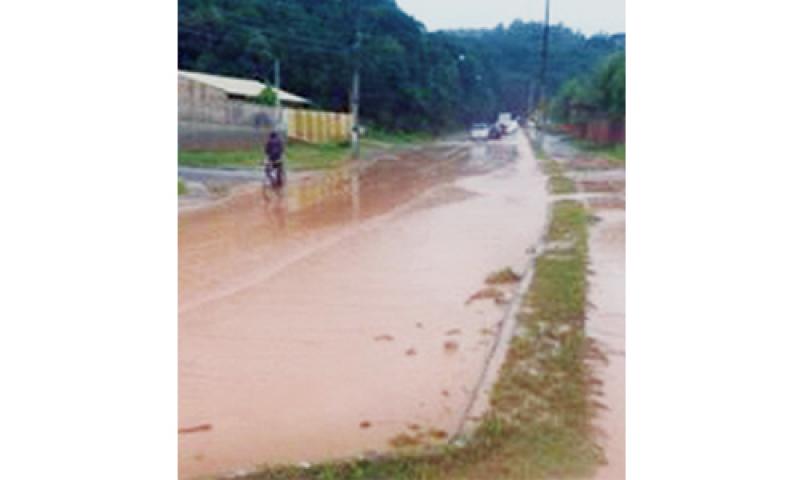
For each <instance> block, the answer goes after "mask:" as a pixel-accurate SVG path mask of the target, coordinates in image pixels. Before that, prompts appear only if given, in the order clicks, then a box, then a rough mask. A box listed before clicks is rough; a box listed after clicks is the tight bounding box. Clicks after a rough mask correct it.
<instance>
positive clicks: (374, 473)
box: [246, 200, 602, 480]
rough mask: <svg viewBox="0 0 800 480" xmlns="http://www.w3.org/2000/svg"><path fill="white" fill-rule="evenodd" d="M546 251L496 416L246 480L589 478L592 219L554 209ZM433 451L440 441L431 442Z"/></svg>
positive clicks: (570, 209) (498, 390) (592, 454)
mask: <svg viewBox="0 0 800 480" xmlns="http://www.w3.org/2000/svg"><path fill="white" fill-rule="evenodd" d="M546 240H547V242H548V244H549V247H548V248H546V249H545V250H544V252H543V253H541V254H540V255H539V256H538V257H537V259H536V273H535V276H534V279H533V282H532V283H531V286H530V289H529V290H528V291H527V292H525V294H524V299H523V308H522V309H521V310H520V312H521V313H520V314H519V316H518V319H517V320H518V325H519V329H518V332H517V333H516V335H515V337H514V338H513V340H512V343H511V345H510V347H509V350H508V354H507V356H506V358H505V361H504V364H503V366H502V368H501V371H500V375H499V379H498V381H497V383H496V384H495V385H494V387H493V391H492V396H491V409H490V412H489V413H487V414H486V415H485V416H484V417H483V419H482V423H481V425H480V427H479V428H478V429H477V431H476V432H475V433H474V434H473V435H472V436H471V437H469V438H467V439H463V443H461V444H460V446H457V445H450V444H448V445H441V444H439V446H433V447H430V446H428V447H425V446H424V442H423V445H422V446H421V445H419V442H413V445H412V446H410V447H408V448H402V449H398V450H396V454H394V455H390V456H387V457H384V458H381V459H377V460H352V461H344V462H337V463H327V464H320V465H315V466H310V467H308V468H303V467H294V466H288V467H273V468H269V469H266V470H264V471H261V472H259V473H255V474H252V475H250V476H248V477H246V478H248V479H250V480H298V479H302V480H323V479H325V480H357V479H400V480H403V479H429V480H433V479H475V480H485V479H490V478H491V479H525V480H532V479H545V478H552V477H558V478H563V477H577V476H581V475H586V474H588V473H590V472H591V470H592V469H593V468H594V467H595V466H596V465H597V464H598V462H599V461H600V460H601V459H602V453H601V450H600V449H599V447H598V446H597V445H596V444H595V443H594V441H593V437H592V433H591V432H592V427H591V420H592V418H593V415H594V413H595V409H596V408H597V404H596V403H595V402H594V401H593V400H592V398H593V390H592V389H593V385H594V384H595V383H596V382H595V381H594V379H593V377H592V372H591V370H590V368H589V367H588V364H587V361H586V360H587V359H588V358H590V357H592V356H596V355H600V353H599V351H598V350H597V349H596V348H595V347H594V346H593V344H592V343H591V341H590V340H589V339H588V338H587V337H586V335H585V333H584V318H585V309H586V296H587V285H588V284H587V278H586V275H587V261H588V215H587V212H586V211H585V209H584V207H583V206H582V205H581V204H580V203H578V202H575V201H570V200H562V201H559V202H556V203H555V204H554V206H553V211H552V221H551V223H550V226H549V228H548V231H547V235H546ZM434 443H435V442H434Z"/></svg>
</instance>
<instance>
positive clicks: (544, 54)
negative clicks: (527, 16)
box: [533, 0, 550, 112]
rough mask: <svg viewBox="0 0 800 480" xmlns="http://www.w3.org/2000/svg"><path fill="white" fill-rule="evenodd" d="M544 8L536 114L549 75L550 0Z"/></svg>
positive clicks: (535, 103)
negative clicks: (546, 76)
mask: <svg viewBox="0 0 800 480" xmlns="http://www.w3.org/2000/svg"><path fill="white" fill-rule="evenodd" d="M545 2H546V3H545V7H544V37H543V38H542V58H541V62H540V66H539V80H538V82H537V84H536V94H535V95H534V97H533V101H534V104H533V108H534V112H535V111H536V109H537V108H539V104H540V103H541V101H542V98H544V80H545V75H546V74H547V41H548V36H549V34H550V0H545Z"/></svg>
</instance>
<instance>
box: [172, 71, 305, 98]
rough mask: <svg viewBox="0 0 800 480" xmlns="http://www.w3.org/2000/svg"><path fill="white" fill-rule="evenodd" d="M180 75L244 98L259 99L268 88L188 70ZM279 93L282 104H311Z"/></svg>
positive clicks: (287, 93) (231, 78) (278, 91)
mask: <svg viewBox="0 0 800 480" xmlns="http://www.w3.org/2000/svg"><path fill="white" fill-rule="evenodd" d="M178 75H182V76H184V77H186V78H188V79H191V80H194V81H196V82H200V83H205V84H206V85H211V86H212V87H216V88H219V89H220V90H222V91H224V92H225V93H227V94H229V95H241V96H243V97H257V96H259V95H260V94H261V92H262V91H263V90H264V88H266V85H265V84H263V83H261V82H259V81H256V80H248V79H246V78H236V77H224V76H222V75H212V74H210V73H200V72H189V71H187V70H178ZM273 90H275V91H276V92H277V93H278V98H279V99H280V101H281V102H285V103H305V104H308V103H311V101H310V100H308V99H306V98H303V97H300V96H298V95H295V94H293V93H289V92H287V91H285V90H281V89H278V88H274V87H273Z"/></svg>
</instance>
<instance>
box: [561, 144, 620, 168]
mask: <svg viewBox="0 0 800 480" xmlns="http://www.w3.org/2000/svg"><path fill="white" fill-rule="evenodd" d="M572 144H573V145H574V146H575V147H576V148H578V149H579V150H583V151H585V152H590V153H594V154H597V155H602V156H603V157H605V158H606V160H608V163H609V165H610V166H612V167H624V166H625V144H624V143H619V144H612V145H596V144H594V143H592V142H590V141H588V140H581V139H572Z"/></svg>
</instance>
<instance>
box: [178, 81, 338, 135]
mask: <svg viewBox="0 0 800 480" xmlns="http://www.w3.org/2000/svg"><path fill="white" fill-rule="evenodd" d="M282 112H283V123H284V124H285V125H286V126H287V129H288V135H289V137H290V138H293V139H297V140H303V141H307V142H313V143H325V142H341V141H346V140H348V139H349V132H350V129H351V126H352V116H351V115H350V114H345V113H332V112H321V111H315V110H296V109H292V108H285V107H284V108H283V109H282ZM277 117H278V109H277V108H276V107H267V106H262V105H256V104H252V103H249V102H245V101H241V100H232V99H229V98H228V96H227V95H226V94H225V92H224V91H222V90H220V89H218V88H215V87H211V86H209V85H206V84H203V83H200V82H195V81H193V80H190V79H188V78H184V77H181V76H178V148H180V149H182V150H247V149H255V148H260V147H261V146H262V145H263V144H264V141H265V139H266V137H267V134H268V133H269V132H270V131H272V130H273V129H274V126H275V125H276V124H277Z"/></svg>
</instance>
